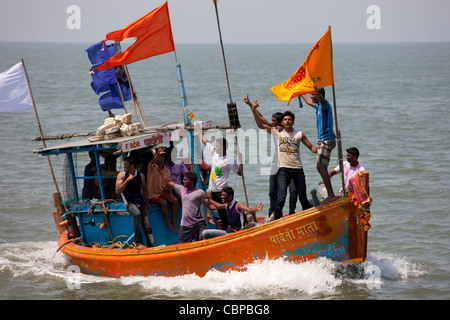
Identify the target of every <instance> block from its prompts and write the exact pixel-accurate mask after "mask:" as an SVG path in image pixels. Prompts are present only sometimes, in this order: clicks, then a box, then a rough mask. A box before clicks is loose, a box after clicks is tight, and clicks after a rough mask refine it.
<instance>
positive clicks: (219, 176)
mask: <svg viewBox="0 0 450 320" xmlns="http://www.w3.org/2000/svg"><path fill="white" fill-rule="evenodd" d="M200 132H201V136H202V137H201V138H202V142H203V143H204V144H205V145H206V148H205V152H206V153H207V154H209V155H210V156H211V160H212V161H211V162H212V163H211V174H210V177H209V190H210V191H211V194H212V199H213V200H214V201H216V202H219V203H220V202H221V193H222V189H223V188H224V187H227V186H228V178H229V176H230V171H233V172H236V174H237V175H238V176H241V175H242V170H243V165H242V163H241V164H240V165H239V166H238V165H237V163H236V160H234V158H233V157H232V156H230V155H227V140H226V139H225V138H219V139H216V142H215V146H213V145H212V143H210V142H209V141H208V139H206V138H205V136H204V135H203V133H202V130H200ZM217 212H218V213H219V216H220V219H221V220H222V227H223V229H224V230H225V229H227V227H228V224H229V222H228V217H227V211H226V210H225V209H219V210H217Z"/></svg>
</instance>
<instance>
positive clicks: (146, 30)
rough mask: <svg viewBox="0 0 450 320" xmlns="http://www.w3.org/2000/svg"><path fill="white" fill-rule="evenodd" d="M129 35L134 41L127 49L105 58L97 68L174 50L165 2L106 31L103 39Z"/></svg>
mask: <svg viewBox="0 0 450 320" xmlns="http://www.w3.org/2000/svg"><path fill="white" fill-rule="evenodd" d="M131 37H136V41H135V42H134V43H133V44H132V45H131V46H130V47H129V48H128V49H127V50H125V51H123V52H121V53H118V54H116V55H115V56H114V57H112V58H110V59H108V60H106V61H105V62H104V63H103V64H102V65H100V66H98V67H97V69H98V70H105V69H109V68H112V67H116V66H119V65H122V64H130V63H133V62H136V61H139V60H142V59H146V58H149V57H153V56H156V55H159V54H163V53H167V52H171V51H174V50H175V45H174V43H173V37H172V28H171V26H170V18H169V7H168V5H167V2H166V3H164V4H163V5H162V6H160V7H158V8H156V9H154V10H153V11H151V12H150V13H148V14H146V15H145V16H143V17H142V18H140V19H138V20H136V21H135V22H133V23H132V24H130V25H129V26H127V27H126V28H124V29H121V30H117V31H113V32H110V33H108V34H107V35H106V38H105V41H108V40H113V41H122V40H123V39H126V38H131Z"/></svg>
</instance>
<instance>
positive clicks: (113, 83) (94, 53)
mask: <svg viewBox="0 0 450 320" xmlns="http://www.w3.org/2000/svg"><path fill="white" fill-rule="evenodd" d="M117 51H118V50H117V47H116V46H114V45H104V46H103V41H100V42H99V43H96V44H94V45H92V46H90V47H89V48H87V49H86V52H87V54H88V57H89V60H90V61H91V63H92V64H93V66H92V68H91V76H92V82H91V88H92V90H94V92H95V93H96V94H100V93H102V92H106V93H105V94H103V95H102V96H101V97H100V98H99V99H98V102H99V104H100V107H101V108H102V110H103V111H107V109H108V108H109V109H118V108H123V107H124V106H123V104H122V99H121V97H120V92H119V90H118V85H119V84H120V89H121V91H122V97H123V100H124V101H128V100H130V99H131V91H130V84H129V82H128V78H127V77H126V74H125V73H124V70H123V67H121V66H118V67H116V68H110V69H106V70H98V69H95V67H96V66H98V65H99V64H102V63H103V62H105V61H106V60H108V59H109V58H111V57H112V56H114V55H115V54H116V52H117Z"/></svg>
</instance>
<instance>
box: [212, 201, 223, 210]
mask: <svg viewBox="0 0 450 320" xmlns="http://www.w3.org/2000/svg"><path fill="white" fill-rule="evenodd" d="M208 203H209V204H210V205H213V206H214V208H212V207H208V208H210V209H211V210H217V209H226V204H225V203H218V202H215V201H214V200H213V199H209V201H208Z"/></svg>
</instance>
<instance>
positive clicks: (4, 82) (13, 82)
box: [0, 62, 33, 112]
mask: <svg viewBox="0 0 450 320" xmlns="http://www.w3.org/2000/svg"><path fill="white" fill-rule="evenodd" d="M32 107H33V104H32V101H31V95H30V90H29V89H28V81H27V77H26V75H25V70H24V68H23V65H22V62H19V63H18V64H16V65H15V66H14V67H12V68H10V69H8V70H6V71H5V72H2V73H0V112H11V111H20V110H25V109H28V108H32Z"/></svg>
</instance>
